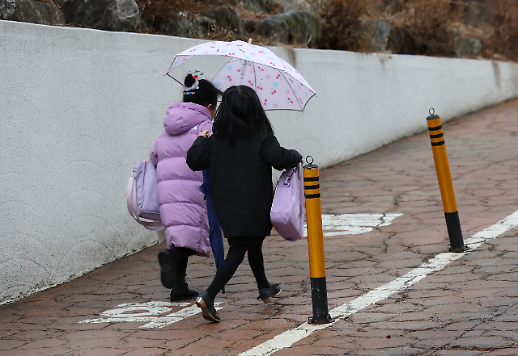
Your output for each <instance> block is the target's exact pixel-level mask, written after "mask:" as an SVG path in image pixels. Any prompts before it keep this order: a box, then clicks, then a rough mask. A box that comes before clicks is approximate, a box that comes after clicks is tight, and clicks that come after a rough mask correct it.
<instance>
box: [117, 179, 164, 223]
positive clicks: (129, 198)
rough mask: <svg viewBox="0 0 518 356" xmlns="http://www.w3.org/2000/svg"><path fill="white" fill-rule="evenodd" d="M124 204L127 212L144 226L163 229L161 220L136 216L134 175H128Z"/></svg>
mask: <svg viewBox="0 0 518 356" xmlns="http://www.w3.org/2000/svg"><path fill="white" fill-rule="evenodd" d="M126 205H127V206H128V212H129V213H130V215H131V216H132V217H133V219H135V220H136V221H137V222H138V223H139V224H141V225H142V226H144V227H145V228H146V229H148V230H150V231H160V230H163V229H164V225H163V224H162V222H161V221H142V220H141V219H140V217H139V216H138V209H137V188H136V183H135V177H130V178H129V180H128V188H127V190H126Z"/></svg>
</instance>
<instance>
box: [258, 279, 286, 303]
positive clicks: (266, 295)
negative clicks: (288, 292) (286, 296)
mask: <svg viewBox="0 0 518 356" xmlns="http://www.w3.org/2000/svg"><path fill="white" fill-rule="evenodd" d="M281 291H282V289H281V286H280V285H279V284H274V285H273V286H270V287H269V288H261V289H259V297H258V298H257V299H261V300H262V301H263V303H270V302H271V301H272V297H277V296H278V295H279V294H281Z"/></svg>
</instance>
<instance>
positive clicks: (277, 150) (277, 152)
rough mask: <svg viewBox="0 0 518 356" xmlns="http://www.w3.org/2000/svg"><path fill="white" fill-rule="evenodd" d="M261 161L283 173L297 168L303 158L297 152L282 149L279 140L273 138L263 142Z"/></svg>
mask: <svg viewBox="0 0 518 356" xmlns="http://www.w3.org/2000/svg"><path fill="white" fill-rule="evenodd" d="M261 159H262V160H263V161H264V162H266V163H268V164H270V165H272V166H273V168H275V169H277V170H279V171H281V170H283V169H288V168H293V167H295V166H296V165H297V164H299V163H300V161H301V160H302V156H301V155H300V153H298V152H297V151H296V150H288V149H286V148H283V147H281V145H280V144H279V141H277V138H275V136H272V137H268V138H267V139H266V140H264V141H263V145H262V147H261Z"/></svg>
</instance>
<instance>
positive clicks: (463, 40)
mask: <svg viewBox="0 0 518 356" xmlns="http://www.w3.org/2000/svg"><path fill="white" fill-rule="evenodd" d="M481 49H482V41H481V40H480V39H478V38H474V37H463V36H462V35H461V34H460V33H459V32H458V31H455V32H454V33H453V55H454V56H455V57H471V58H475V57H478V56H479V55H480V50H481Z"/></svg>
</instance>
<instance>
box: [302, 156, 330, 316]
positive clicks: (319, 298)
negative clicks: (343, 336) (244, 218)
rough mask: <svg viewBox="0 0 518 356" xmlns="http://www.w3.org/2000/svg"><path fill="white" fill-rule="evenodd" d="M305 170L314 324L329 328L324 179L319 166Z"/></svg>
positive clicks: (309, 166)
mask: <svg viewBox="0 0 518 356" xmlns="http://www.w3.org/2000/svg"><path fill="white" fill-rule="evenodd" d="M309 158H310V157H306V162H307V164H306V165H305V166H304V197H305V201H306V220H307V226H308V251H309V270H310V276H311V299H312V301H313V318H309V323H310V324H327V323H331V322H332V321H333V319H332V318H331V316H330V315H329V312H328V305H327V286H326V266H325V261H324V234H323V233H322V211H321V207H320V178H319V174H318V166H317V165H314V164H313V158H311V162H309V161H308V159H309Z"/></svg>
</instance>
